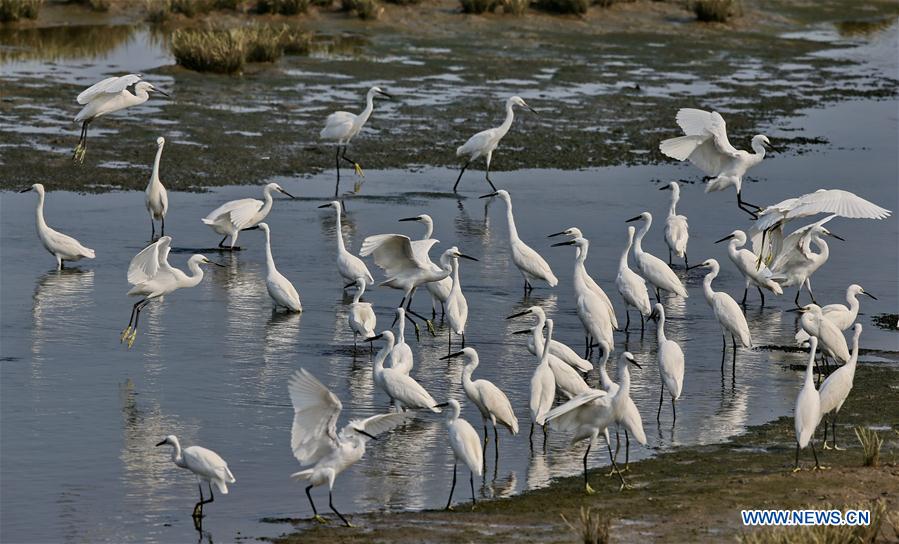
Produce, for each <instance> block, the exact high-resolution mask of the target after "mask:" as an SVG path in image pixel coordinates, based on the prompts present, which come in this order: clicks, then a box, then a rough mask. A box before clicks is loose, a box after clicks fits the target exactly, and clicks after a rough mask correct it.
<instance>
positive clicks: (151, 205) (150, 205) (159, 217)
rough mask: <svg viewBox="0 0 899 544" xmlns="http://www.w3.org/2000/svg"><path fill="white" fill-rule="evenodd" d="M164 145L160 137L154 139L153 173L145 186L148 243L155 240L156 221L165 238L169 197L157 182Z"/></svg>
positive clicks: (163, 140) (162, 186)
mask: <svg viewBox="0 0 899 544" xmlns="http://www.w3.org/2000/svg"><path fill="white" fill-rule="evenodd" d="M164 145H165V138H163V137H162V136H160V137H159V138H156V159H155V160H154V161H153V173H152V174H151V175H150V182H149V183H148V184H147V190H146V204H147V212H149V214H150V241H151V242H152V241H155V240H156V223H154V222H153V220H154V219H155V220H156V221H161V222H162V230H161V231H160V232H161V234H160V236H165V214H166V212H168V210H169V195H168V192H166V190H165V186H164V185H163V184H162V182H161V181H159V161H160V160H161V159H162V148H163V146H164Z"/></svg>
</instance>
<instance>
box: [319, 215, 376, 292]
mask: <svg viewBox="0 0 899 544" xmlns="http://www.w3.org/2000/svg"><path fill="white" fill-rule="evenodd" d="M319 208H334V211H335V212H336V216H335V221H336V222H337V224H336V226H335V233H336V234H337V272H338V273H340V276H341V277H342V278H343V279H344V280H346V281H348V282H349V283H347V284H346V285H344V287H343V288H344V289H346V288H347V287H352V286H353V285H356V280H357V278H363V279H364V280H365V281H366V282H367V284H368V285H374V284H375V279H374V278H373V277H372V276H371V272H369V271H368V267H367V266H365V263H364V262H362V259H360V258H359V257H357V256H355V255H353V254H352V253H350V252H349V251H347V249H346V246H345V245H344V243H343V230H342V227H341V224H340V214H341V208H342V206H341V205H340V202H339V201H337V200H332V201H331V202H328V203H327V204H322V205H321V206H319Z"/></svg>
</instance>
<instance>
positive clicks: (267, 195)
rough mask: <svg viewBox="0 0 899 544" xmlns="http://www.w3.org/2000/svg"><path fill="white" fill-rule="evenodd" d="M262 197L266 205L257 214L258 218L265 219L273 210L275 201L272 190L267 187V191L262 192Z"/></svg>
mask: <svg viewBox="0 0 899 544" xmlns="http://www.w3.org/2000/svg"><path fill="white" fill-rule="evenodd" d="M262 196H263V198H264V199H265V203H264V204H263V205H262V208H261V209H260V210H259V211H258V212H256V216H257V217H265V216H266V215H268V212H269V211H271V209H272V203H273V200H272V191H271V189H269V188H268V187H266V188H265V190H264V191H262ZM260 221H262V220H261V219H260Z"/></svg>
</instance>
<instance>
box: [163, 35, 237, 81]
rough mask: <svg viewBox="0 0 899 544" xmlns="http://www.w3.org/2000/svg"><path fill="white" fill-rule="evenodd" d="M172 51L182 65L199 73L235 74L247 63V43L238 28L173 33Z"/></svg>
mask: <svg viewBox="0 0 899 544" xmlns="http://www.w3.org/2000/svg"><path fill="white" fill-rule="evenodd" d="M171 48H172V54H173V55H174V56H175V61H176V62H177V63H178V64H180V65H181V66H184V67H185V68H188V69H190V70H196V71H197V72H216V73H220V74H232V73H234V72H237V71H239V70H240V69H241V68H243V65H244V62H245V60H246V40H245V39H244V35H243V34H242V33H241V31H239V30H237V29H230V30H198V29H188V28H183V29H179V30H176V31H175V32H174V33H173V34H172V45H171Z"/></svg>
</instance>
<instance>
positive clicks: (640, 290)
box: [615, 227, 652, 333]
mask: <svg viewBox="0 0 899 544" xmlns="http://www.w3.org/2000/svg"><path fill="white" fill-rule="evenodd" d="M635 230H636V229H634V227H628V228H627V245H626V246H625V247H624V251H623V252H622V253H621V258H620V259H619V260H618V276H616V277H615V286H616V287H618V292H619V293H621V298H622V299H624V313H625V315H626V316H627V321H626V322H625V324H624V330H625V331H627V328H628V327H629V326H630V325H631V314H630V308H631V307H634V308H636V310H637V311H638V312H639V313H640V332H641V333H642V332H643V327H644V318H645V317H649V314H651V313H652V305H651V304H650V302H649V292H648V291H647V290H646V280H644V279H643V278H641V277H640V276H639V274H637V273H636V272H634V271H633V270H631V269H630V267H629V266H628V265H627V256H628V254H629V253H630V252H631V245H632V244H633V243H634V231H635Z"/></svg>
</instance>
